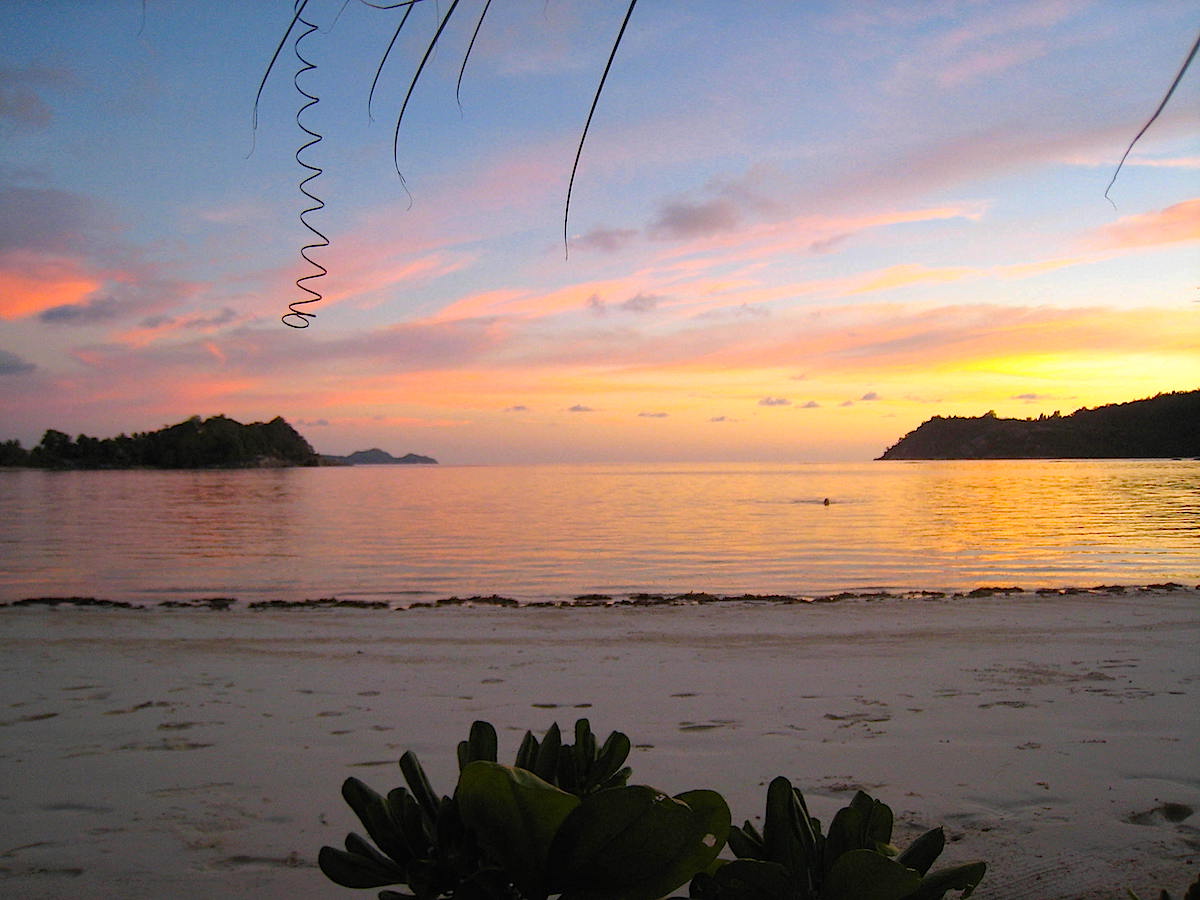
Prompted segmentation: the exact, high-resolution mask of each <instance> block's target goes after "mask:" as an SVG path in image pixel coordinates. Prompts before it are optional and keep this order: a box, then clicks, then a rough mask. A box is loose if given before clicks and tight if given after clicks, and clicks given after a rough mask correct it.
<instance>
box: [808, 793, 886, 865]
mask: <svg viewBox="0 0 1200 900" xmlns="http://www.w3.org/2000/svg"><path fill="white" fill-rule="evenodd" d="M892 824H893V816H892V810H891V808H890V807H889V806H887V804H885V803H880V802H879V801H878V800H875V799H873V798H872V797H871V796H870V795H868V794H865V793H864V792H862V791H858V792H857V793H856V794H855V795H854V799H853V800H851V801H850V805H849V806H846V807H844V808H843V809H840V810H838V812H837V814H836V815H835V816H834V817H833V821H832V822H830V823H829V835H828V837H827V838H826V842H825V869H826V870H828V869H829V868H830V867H831V866H832V865H833V864H834V863H835V862H836V861H837V859H838V857H839V856H841V855H842V854H843V853H847V852H849V851H850V850H874V851H875V852H876V853H882V854H884V855H885V856H895V855H896V848H895V847H893V846H892V844H891V841H892Z"/></svg>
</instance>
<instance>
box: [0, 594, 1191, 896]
mask: <svg viewBox="0 0 1200 900" xmlns="http://www.w3.org/2000/svg"><path fill="white" fill-rule="evenodd" d="M1198 638H1200V593H1197V592H1195V591H1175V592H1157V593H1132V592H1130V593H1128V594H1126V595H1121V596H1078V597H1054V598H1045V597H1035V596H1029V595H1020V596H1014V597H994V598H983V599H966V598H960V599H955V600H941V601H923V600H887V601H882V602H871V603H868V602H865V601H850V602H841V603H835V604H813V605H805V606H776V605H769V604H761V605H747V604H729V605H725V604H720V605H706V606H699V607H665V608H642V609H628V608H626V609H621V608H617V609H574V610H548V609H521V610H512V609H490V608H476V609H470V608H467V609H458V608H449V609H437V610H413V611H408V612H379V611H355V610H336V611H335V610H318V611H287V612H277V611H270V612H250V611H247V610H231V611H226V612H220V611H210V610H163V609H158V610H150V611H124V610H98V609H65V608H59V609H45V608H28V609H15V608H8V609H0V648H2V653H0V669H2V672H0V895H2V896H5V897H21V898H35V897H64V896H87V897H120V898H140V897H146V898H150V897H153V898H162V897H187V898H202V897H233V896H254V897H289V898H323V897H330V898H334V897H354V896H359V897H373V896H374V893H373V892H352V891H345V890H343V889H340V888H337V887H335V886H333V885H332V884H330V883H328V882H326V881H325V879H324V877H323V876H322V875H321V873H320V872H319V870H318V869H317V868H316V867H315V862H314V860H315V856H316V851H317V849H318V848H319V847H320V846H321V845H322V844H324V843H329V844H337V845H340V842H341V840H342V838H343V836H344V834H345V832H346V831H348V830H351V829H353V830H361V829H360V828H359V826H358V825H357V822H356V821H355V820H354V818H353V815H352V813H351V812H350V811H349V809H348V808H347V807H346V806H345V805H344V804H343V803H342V800H341V797H340V795H339V786H340V784H341V781H342V779H343V778H345V777H346V776H347V775H356V776H358V777H360V778H362V779H363V780H365V781H366V782H367V783H369V784H371V785H373V786H374V787H376V788H377V789H387V788H390V787H393V786H395V785H398V784H400V783H401V779H400V774H399V771H398V769H397V768H396V766H395V760H396V759H397V758H398V757H399V755H400V753H401V752H403V750H405V749H409V748H411V749H413V750H415V751H416V752H417V753H418V754H419V755H420V757H421V759H422V761H423V762H424V763H425V765H426V768H427V769H428V770H429V771H430V774H431V777H432V778H433V780H434V785H435V787H437V788H438V789H439V790H440V791H442V792H449V791H450V790H451V788H452V786H453V775H454V762H453V751H454V746H455V744H456V743H457V741H458V740H460V739H461V738H463V737H464V736H465V735H466V732H467V728H468V726H469V725H470V722H471V721H472V720H473V719H476V718H486V719H488V720H490V721H491V722H493V723H494V724H495V725H496V726H497V729H498V730H499V731H500V734H501V741H502V752H501V756H502V759H509V758H511V756H512V754H513V753H515V751H516V747H517V744H518V741H519V739H520V735H521V733H522V732H523V731H524V730H525V729H526V728H533V729H534V730H535V731H538V732H539V733H540V731H541V730H543V729H544V728H545V727H546V726H548V725H549V724H550V722H551V721H555V720H557V721H558V722H559V723H560V724H561V725H563V726H564V727H569V726H570V725H571V724H572V723H573V722H574V720H575V719H576V718H577V717H579V716H581V715H586V716H587V717H589V718H590V719H591V721H592V725H593V727H594V729H595V730H596V731H597V732H598V733H600V735H601V736H603V735H605V734H607V733H608V731H609V730H611V729H613V728H618V729H620V730H622V731H624V732H626V733H627V734H628V735H629V736H630V738H631V739H632V740H633V741H634V743H635V744H637V745H639V749H637V750H635V752H634V754H633V757H632V760H631V761H632V764H633V766H634V781H636V782H643V783H650V784H655V785H657V786H659V787H661V788H664V789H667V790H669V791H671V792H678V791H682V790H686V789H689V788H694V787H710V788H714V789H717V790H719V791H721V792H722V793H724V794H725V796H726V797H727V798H728V800H729V801H730V805H731V807H732V808H733V812H734V817H735V819H737V820H740V819H743V818H748V817H758V816H760V815H761V813H762V804H763V800H764V794H765V784H766V782H767V781H768V780H769V779H770V778H771V777H772V776H774V775H776V774H785V775H787V776H789V777H790V778H792V779H793V782H794V783H795V784H796V785H797V786H798V787H800V788H801V789H802V790H803V791H804V792H805V794H806V795H807V796H808V797H809V799H810V804H811V805H812V807H813V811H814V813H815V814H816V815H817V816H819V817H820V818H821V819H822V820H823V821H824V822H828V819H829V816H830V814H831V813H832V811H833V810H834V809H835V808H836V807H837V806H838V805H841V804H842V803H844V802H845V801H847V800H848V799H849V797H850V794H849V793H848V792H849V791H850V790H852V789H853V788H855V787H863V788H865V789H867V790H868V791H870V792H871V793H873V794H874V795H875V796H877V797H878V798H879V799H882V800H883V801H885V802H887V803H888V804H890V805H891V806H892V807H893V809H894V810H895V811H896V814H897V819H898V821H900V822H904V823H909V824H910V825H911V826H912V828H911V829H908V830H906V831H904V832H903V834H902V837H904V838H907V837H908V835H909V834H910V833H911V831H912V830H915V829H916V828H917V827H920V828H925V827H931V826H932V825H935V824H945V825H946V826H947V830H948V833H949V834H950V836H951V837H952V839H953V843H952V845H951V847H950V849H949V850H948V851H947V854H946V856H945V857H944V860H945V861H950V860H953V859H958V860H961V859H970V858H983V859H987V860H988V861H989V863H990V871H989V874H988V877H987V879H986V880H985V882H984V886H983V887H982V888H981V890H980V891H979V892H978V893H977V894H976V896H978V897H982V898H985V900H986V898H1018V897H1019V898H1039V900H1054V898H1067V897H1071V898H1083V897H1089V898H1090V897H1096V898H1100V897H1109V898H1118V897H1124V896H1125V895H1124V888H1126V887H1131V888H1134V889H1136V890H1138V891H1139V892H1140V893H1142V896H1143V897H1144V898H1148V897H1149V896H1151V895H1153V896H1155V897H1156V896H1157V888H1158V887H1167V888H1170V889H1171V890H1172V891H1173V892H1175V893H1176V894H1180V893H1182V891H1183V889H1184V886H1185V885H1186V884H1188V883H1190V881H1191V879H1192V878H1194V877H1195V875H1196V873H1197V871H1198V870H1200V813H1197V814H1193V815H1190V816H1188V817H1187V818H1185V819H1183V821H1177V822H1173V821H1169V820H1168V819H1167V818H1166V817H1165V816H1164V815H1163V814H1162V812H1161V808H1162V807H1163V805H1164V804H1168V803H1172V804H1182V805H1184V806H1186V807H1190V808H1192V809H1200V716H1198V712H1197V711H1198V709H1200V706H1198V704H1197V695H1198V694H1200V682H1198V676H1200V654H1198V653H1197V652H1196V648H1197V646H1200V641H1198ZM1152 889H1153V890H1154V893H1153V894H1152Z"/></svg>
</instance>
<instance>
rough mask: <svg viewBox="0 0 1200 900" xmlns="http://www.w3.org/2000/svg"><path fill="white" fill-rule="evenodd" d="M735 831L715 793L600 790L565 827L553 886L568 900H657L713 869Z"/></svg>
mask: <svg viewBox="0 0 1200 900" xmlns="http://www.w3.org/2000/svg"><path fill="white" fill-rule="evenodd" d="M728 831H729V807H728V805H726V803H725V800H724V798H723V797H721V796H720V795H719V794H717V793H715V792H713V791H689V792H687V793H685V794H680V795H679V796H678V797H674V798H672V797H668V796H666V795H665V794H663V793H661V792H660V791H657V790H655V789H654V788H650V787H646V786H644V785H630V786H626V787H620V788H613V789H611V790H607V791H600V792H598V793H595V794H591V795H590V796H588V797H587V798H585V799H584V801H583V802H582V803H581V804H580V805H579V807H578V808H576V810H575V811H574V812H572V813H571V815H570V816H568V817H567V819H566V821H565V822H563V824H562V828H561V829H560V830H559V834H558V837H557V838H556V839H555V841H554V845H553V847H552V848H551V881H550V884H551V886H553V887H555V888H556V889H561V890H562V891H563V897H562V900H656V898H659V897H662V896H663V895H664V894H667V893H669V892H670V891H672V890H674V889H675V888H677V887H679V886H680V885H682V884H684V883H686V882H687V881H688V880H689V879H690V878H691V877H692V876H693V875H695V874H696V873H697V872H699V871H701V870H703V869H705V868H707V867H708V866H709V865H710V864H711V863H712V861H713V860H714V859H716V856H717V854H718V853H719V852H720V851H721V848H722V847H723V846H724V844H725V837H726V835H727V834H728Z"/></svg>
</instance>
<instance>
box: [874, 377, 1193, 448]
mask: <svg viewBox="0 0 1200 900" xmlns="http://www.w3.org/2000/svg"><path fill="white" fill-rule="evenodd" d="M1172 457H1200V390H1196V391H1181V392H1176V393H1170V394H1159V395H1157V396H1155V397H1151V398H1148V399H1146V400H1134V401H1132V402H1130V403H1114V404H1110V405H1108V406H1098V407H1096V408H1095V409H1086V408H1085V409H1079V410H1076V411H1075V412H1073V413H1071V414H1070V415H1069V416H1060V415H1059V414H1058V413H1054V414H1053V415H1051V416H1045V415H1043V416H1039V417H1038V418H1036V419H1001V418H998V417H997V416H996V414H995V413H994V412H989V413H986V414H985V415H982V416H978V417H963V416H951V417H949V418H943V417H942V416H934V417H933V418H932V419H930V420H929V421H927V422H924V423H923V424H922V425H920V427H918V428H917V429H916V430H915V431H910V432H909V433H908V434H906V435H905V436H904V437H903V438H901V439H900V440H899V441H898V442H897V443H896V444H894V445H893V446H891V447H889V448H888V449H887V450H885V451H884V453H883V455H882V456H881V457H879V458H880V459H1158V458H1164V459H1165V458H1172Z"/></svg>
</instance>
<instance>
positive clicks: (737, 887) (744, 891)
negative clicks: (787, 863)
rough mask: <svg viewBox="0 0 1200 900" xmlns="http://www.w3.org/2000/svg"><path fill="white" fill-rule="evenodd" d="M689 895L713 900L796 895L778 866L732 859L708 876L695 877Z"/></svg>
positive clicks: (777, 898) (764, 899)
mask: <svg viewBox="0 0 1200 900" xmlns="http://www.w3.org/2000/svg"><path fill="white" fill-rule="evenodd" d="M710 883H711V885H710ZM692 895H693V896H696V897H713V898H715V900H782V898H788V897H793V896H795V895H796V894H795V883H794V882H793V881H792V879H791V877H790V876H789V875H788V871H787V869H785V868H784V867H783V866H781V865H779V863H773V862H766V861H765V860H760V859H735V860H732V861H730V862H727V863H725V864H724V865H723V866H721V867H719V868H718V869H717V870H716V871H715V872H713V873H712V874H711V875H708V874H703V873H702V874H699V875H697V876H696V878H695V879H694V880H693V882H692Z"/></svg>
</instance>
